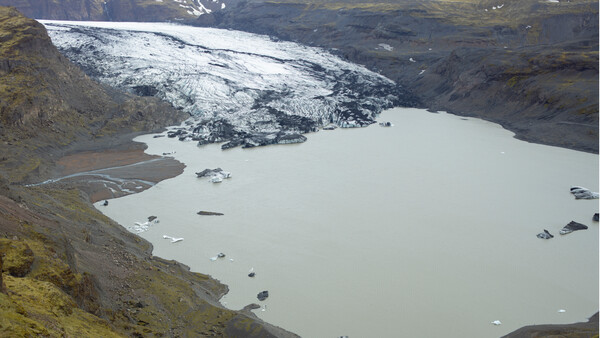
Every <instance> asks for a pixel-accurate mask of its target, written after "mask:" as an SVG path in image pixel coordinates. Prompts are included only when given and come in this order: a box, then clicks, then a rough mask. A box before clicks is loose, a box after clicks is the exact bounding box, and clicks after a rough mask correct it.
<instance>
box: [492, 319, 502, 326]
mask: <svg viewBox="0 0 600 338" xmlns="http://www.w3.org/2000/svg"><path fill="white" fill-rule="evenodd" d="M492 324H494V325H500V324H502V322H501V321H499V320H494V321H493V322H492Z"/></svg>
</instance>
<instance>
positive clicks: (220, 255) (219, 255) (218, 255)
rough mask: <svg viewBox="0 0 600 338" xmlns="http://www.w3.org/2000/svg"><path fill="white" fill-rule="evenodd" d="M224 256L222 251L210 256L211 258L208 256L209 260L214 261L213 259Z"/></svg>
mask: <svg viewBox="0 0 600 338" xmlns="http://www.w3.org/2000/svg"><path fill="white" fill-rule="evenodd" d="M224 257H225V254H224V253H222V252H219V253H218V254H217V255H216V256H214V257H211V258H210V260H211V261H213V262H214V261H216V260H217V259H219V258H224Z"/></svg>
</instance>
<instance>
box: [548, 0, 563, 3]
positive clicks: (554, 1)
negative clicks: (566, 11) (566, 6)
mask: <svg viewBox="0 0 600 338" xmlns="http://www.w3.org/2000/svg"><path fill="white" fill-rule="evenodd" d="M548 2H553V3H559V2H560V1H558V0H548Z"/></svg>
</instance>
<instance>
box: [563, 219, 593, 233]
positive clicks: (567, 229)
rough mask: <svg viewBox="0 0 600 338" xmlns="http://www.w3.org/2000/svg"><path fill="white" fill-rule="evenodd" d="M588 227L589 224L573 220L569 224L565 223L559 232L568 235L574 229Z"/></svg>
mask: <svg viewBox="0 0 600 338" xmlns="http://www.w3.org/2000/svg"><path fill="white" fill-rule="evenodd" d="M587 228H588V227H587V225H583V224H581V223H577V222H575V221H571V222H569V224H567V225H565V226H564V227H563V228H562V229H560V231H559V233H560V234H561V235H566V234H570V233H572V232H573V231H577V230H586V229H587Z"/></svg>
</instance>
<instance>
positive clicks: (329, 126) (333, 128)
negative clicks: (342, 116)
mask: <svg viewBox="0 0 600 338" xmlns="http://www.w3.org/2000/svg"><path fill="white" fill-rule="evenodd" d="M335 129H337V126H336V125H335V124H328V125H326V126H325V127H323V130H335Z"/></svg>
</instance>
